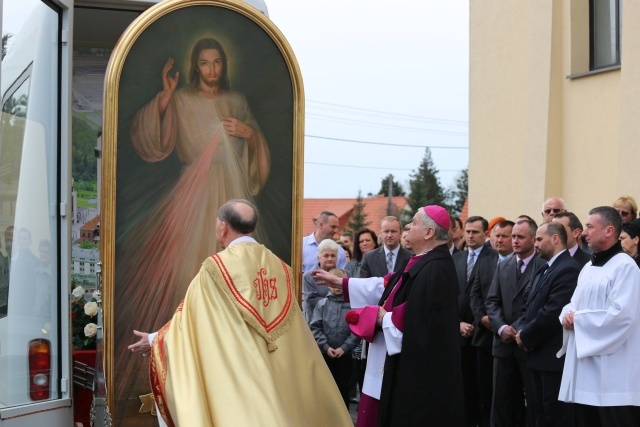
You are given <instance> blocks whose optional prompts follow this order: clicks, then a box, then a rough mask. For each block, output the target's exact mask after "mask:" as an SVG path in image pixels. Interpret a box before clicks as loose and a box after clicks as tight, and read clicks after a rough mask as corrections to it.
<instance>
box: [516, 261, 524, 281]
mask: <svg viewBox="0 0 640 427" xmlns="http://www.w3.org/2000/svg"><path fill="white" fill-rule="evenodd" d="M523 264H524V261H523V260H521V259H519V260H518V263H517V264H516V279H518V280H520V277H522V265H523Z"/></svg>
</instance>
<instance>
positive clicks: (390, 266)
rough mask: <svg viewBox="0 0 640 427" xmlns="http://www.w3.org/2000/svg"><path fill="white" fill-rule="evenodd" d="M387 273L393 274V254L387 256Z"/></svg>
mask: <svg viewBox="0 0 640 427" xmlns="http://www.w3.org/2000/svg"><path fill="white" fill-rule="evenodd" d="M387 272H388V273H393V252H389V253H388V254H387Z"/></svg>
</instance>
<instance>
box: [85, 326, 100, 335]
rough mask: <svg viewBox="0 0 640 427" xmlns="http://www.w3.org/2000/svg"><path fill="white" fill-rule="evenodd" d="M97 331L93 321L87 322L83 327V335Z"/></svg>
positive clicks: (93, 333)
mask: <svg viewBox="0 0 640 427" xmlns="http://www.w3.org/2000/svg"><path fill="white" fill-rule="evenodd" d="M97 332H98V326H97V325H96V324H95V323H89V324H87V326H85V327H84V336H85V337H92V336H94V335H95V334H96V333H97Z"/></svg>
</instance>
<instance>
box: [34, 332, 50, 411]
mask: <svg viewBox="0 0 640 427" xmlns="http://www.w3.org/2000/svg"><path fill="white" fill-rule="evenodd" d="M50 380H51V343H50V342H49V340H45V339H35V340H31V341H30V342H29V397H31V400H45V399H48V398H49V389H50V387H49V382H50Z"/></svg>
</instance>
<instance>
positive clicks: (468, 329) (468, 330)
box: [460, 322, 475, 338]
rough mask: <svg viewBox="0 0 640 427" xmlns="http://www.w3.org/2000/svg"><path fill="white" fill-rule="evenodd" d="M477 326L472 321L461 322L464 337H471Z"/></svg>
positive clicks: (461, 333) (461, 331)
mask: <svg viewBox="0 0 640 427" xmlns="http://www.w3.org/2000/svg"><path fill="white" fill-rule="evenodd" d="M474 330H475V327H474V326H473V325H472V324H471V323H467V322H460V335H462V338H469V337H471V335H473V331H474Z"/></svg>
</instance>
